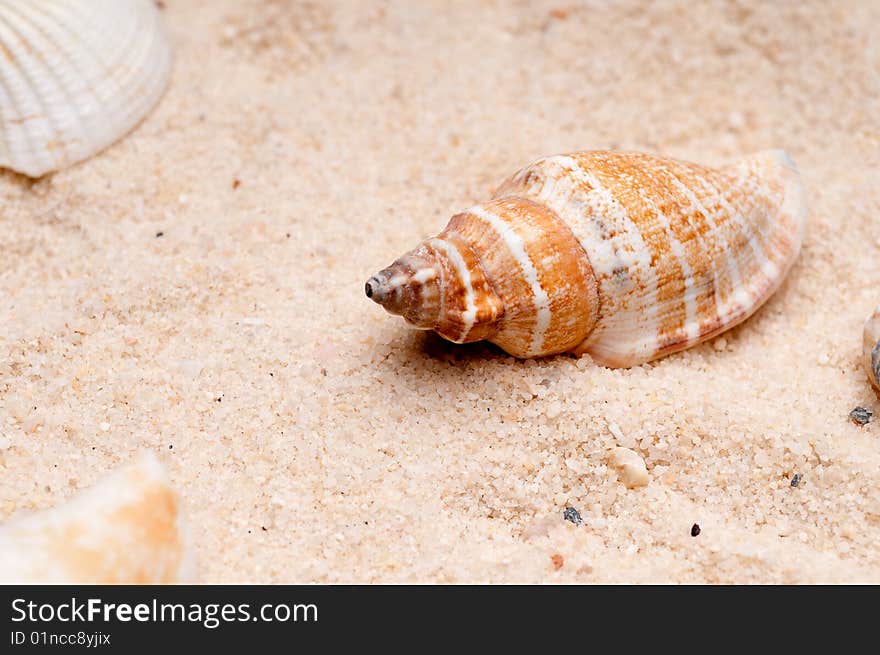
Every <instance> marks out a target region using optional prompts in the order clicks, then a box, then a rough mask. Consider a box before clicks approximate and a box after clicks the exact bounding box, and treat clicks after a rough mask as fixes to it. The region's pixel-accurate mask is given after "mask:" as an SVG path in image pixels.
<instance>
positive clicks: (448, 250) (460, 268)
mask: <svg viewBox="0 0 880 655" xmlns="http://www.w3.org/2000/svg"><path fill="white" fill-rule="evenodd" d="M428 244H429V245H430V246H431V247H433V248H436V249H437V250H440V251H441V252H443V254H445V255H446V258H447V259H448V260H449V262H450V263H451V264H452V266H453V268H454V269H455V272H456V273H458V279H460V280H461V283H462V284H463V285H464V289H465V295H464V303H465V310H464V312H463V313H462V315H461V318H462V320H463V321H464V329H463V330H462V333H461V336H460V337H459V338H458V341H459V343H464V340H465V339H466V338H467V335H468V333H469V332H470V331H471V328H473V327H474V321H476V320H477V304H476V302H475V300H474V287H473V285H472V283H471V272H470V271H469V270H468V267H467V264H466V263H465V261H464V257H462V256H461V253H460V252H459V251H458V248H457V247H456V246H455V244H454V243H450V242H448V241H445V240H443V239H437V238H434V239H431V240H429V241H428Z"/></svg>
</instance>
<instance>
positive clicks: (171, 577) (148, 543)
mask: <svg viewBox="0 0 880 655" xmlns="http://www.w3.org/2000/svg"><path fill="white" fill-rule="evenodd" d="M194 572H195V568H194V558H193V555H192V550H191V547H190V542H189V539H188V536H187V532H186V530H185V528H184V526H183V523H182V519H181V515H180V504H179V500H178V498H177V495H176V494H175V493H174V491H173V490H172V489H171V488H170V486H169V484H168V478H167V476H166V474H165V469H164V468H163V467H162V465H161V464H160V462H159V460H158V459H157V458H156V456H155V455H154V454H153V453H151V452H148V451H144V452H143V453H141V454H140V455H139V456H138V457H137V458H136V459H135V460H134V461H133V462H131V463H129V464H128V465H126V466H123V467H121V468H119V469H117V470H116V471H114V472H113V473H111V474H110V475H109V476H107V477H106V478H104V479H103V480H102V481H100V482H98V484H96V485H95V486H94V487H92V488H91V489H88V490H86V491H84V492H81V493H80V494H78V495H77V496H76V497H75V498H74V499H72V500H70V501H68V502H67V503H64V504H62V505H60V506H58V507H55V508H52V509H49V510H45V511H42V512H35V513H32V514H27V515H24V516H21V517H17V518H14V519H12V520H11V521H9V522H8V523H6V524H5V525H3V526H0V584H43V583H52V584H158V583H175V582H190V581H192V579H193V576H194Z"/></svg>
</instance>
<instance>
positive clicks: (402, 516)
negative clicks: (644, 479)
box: [0, 0, 880, 583]
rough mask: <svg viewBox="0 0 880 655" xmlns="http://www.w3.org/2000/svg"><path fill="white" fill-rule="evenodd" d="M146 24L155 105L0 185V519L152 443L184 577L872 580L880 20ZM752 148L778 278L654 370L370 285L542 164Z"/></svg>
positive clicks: (725, 17) (644, 14)
mask: <svg viewBox="0 0 880 655" xmlns="http://www.w3.org/2000/svg"><path fill="white" fill-rule="evenodd" d="M164 4H165V5H166V8H165V16H166V19H167V23H168V25H169V28H170V30H171V32H172V34H173V40H174V44H175V48H176V51H175V68H174V73H173V79H172V82H171V86H170V88H169V90H168V92H167V93H166V95H165V97H164V98H163V100H162V102H161V103H160V104H159V106H158V108H157V109H156V110H155V111H154V112H153V113H152V114H150V116H149V117H148V118H147V119H146V120H145V121H144V122H143V123H142V124H141V125H140V126H139V127H138V128H137V129H136V130H135V131H134V132H133V133H132V134H130V135H129V136H128V137H127V138H125V139H123V140H122V141H120V142H118V143H117V144H115V145H114V146H112V147H110V148H109V149H108V150H106V151H104V152H103V153H101V154H99V155H97V156H95V157H94V158H92V159H91V160H89V161H86V162H84V163H82V164H79V165H77V166H74V167H72V168H70V169H67V170H64V171H61V172H59V173H57V174H54V175H50V176H47V177H45V178H43V179H40V180H37V181H31V180H28V179H27V178H25V177H22V176H19V175H16V174H13V173H8V172H3V173H0V325H2V332H0V520H3V519H6V518H8V517H10V516H12V515H13V514H14V513H15V512H16V511H17V510H31V509H40V508H44V507H49V506H52V505H55V504H58V503H61V502H63V501H64V500H65V499H67V498H69V497H70V496H71V495H72V494H74V492H75V491H76V490H77V489H81V488H85V487H88V486H90V485H91V484H93V483H94V482H96V481H97V480H98V479H100V478H101V477H102V476H104V475H105V474H106V473H107V472H108V471H110V470H111V469H112V468H114V467H115V466H117V465H118V464H120V463H122V462H124V461H127V460H129V459H130V458H131V457H132V456H133V455H134V453H135V452H136V451H137V450H138V449H139V448H149V449H152V450H154V451H156V452H157V453H159V455H160V457H161V458H162V460H163V461H164V462H165V463H166V465H167V466H168V468H169V470H170V473H171V476H172V479H173V482H174V485H175V487H176V488H177V489H178V491H179V492H180V494H181V495H182V497H183V502H184V507H185V510H186V513H187V516H188V521H189V525H190V528H191V530H192V532H193V535H194V538H195V544H196V550H197V553H196V554H197V557H198V561H199V579H200V580H201V581H204V582H245V581H247V582H312V581H315V582H338V581H345V582H367V581H410V582H432V581H438V582H451V581H455V582H502V581H503V582H510V581H516V582H575V581H577V582H712V583H715V582H735V583H748V582H764V583H774V582H782V583H806V582H845V581H846V582H858V581H871V582H875V583H876V582H880V552H878V548H877V544H878V543H880V421H878V420H875V421H874V422H872V423H869V424H867V425H865V426H863V427H859V426H857V425H855V424H854V423H853V422H851V421H850V419H849V418H848V414H849V412H850V410H852V409H853V408H854V407H856V406H864V407H867V408H869V409H871V410H873V411H874V412H880V402H878V399H877V397H876V396H875V394H874V392H873V391H872V389H871V388H870V386H869V384H868V382H867V380H866V376H865V371H864V370H863V368H862V364H861V361H860V353H861V336H862V325H863V323H864V321H865V319H866V318H867V317H868V315H869V313H870V312H871V310H872V309H873V308H874V306H875V305H876V304H877V303H878V302H880V284H878V282H880V228H878V226H880V223H878V220H880V218H878V216H880V214H878V213H880V122H878V119H877V117H878V116H880V73H878V71H880V37H878V32H877V30H876V25H877V24H878V23H880V4H878V3H877V2H872V1H871V0H863V1H861V2H854V1H850V2H835V3H828V2H818V1H817V2H775V3H765V2H758V1H755V2H717V3H714V2H713V3H689V2H650V3H649V2H615V3H606V2H588V3H584V4H576V3H570V2H563V1H560V0H556V1H554V2H454V3H447V2H440V1H439V0H438V1H436V2H428V1H419V2H404V1H400V2H388V3H361V2H355V1H354V0H351V2H345V3H321V2H292V1H291V2H280V1H276V2H270V1H263V2H258V1H256V0H254V1H250V2H223V3H219V2H210V1H208V0H201V1H196V0H193V1H184V0H166V1H165V2H164ZM776 147H778V148H785V149H786V150H787V151H788V152H789V153H791V155H792V156H793V158H794V159H795V160H796V161H797V163H798V165H799V167H800V169H801V172H802V176H803V180H804V184H805V187H806V190H807V196H808V200H809V204H810V208H811V209H810V218H809V223H808V228H807V235H806V241H805V244H804V248H803V252H802V254H801V257H800V259H799V260H798V263H797V264H796V265H795V267H794V269H793V270H792V272H791V274H790V275H789V277H788V279H787V281H786V283H785V284H784V285H783V286H782V288H781V289H780V291H779V292H778V293H777V295H776V296H774V297H773V298H772V299H771V301H770V302H768V303H767V305H766V306H765V307H764V308H763V309H761V310H760V311H759V312H758V313H757V314H756V315H755V316H754V317H752V318H751V319H750V320H748V321H747V322H745V323H744V324H742V325H741V326H739V327H737V328H735V329H734V330H732V331H730V332H727V333H725V334H724V335H723V336H722V337H720V338H717V339H715V340H713V341H712V342H709V343H707V344H704V345H701V346H698V347H695V348H693V349H691V350H688V351H686V352H684V353H680V354H676V355H673V356H670V357H667V358H665V359H662V360H660V361H657V362H655V363H651V364H647V365H644V366H639V367H636V368H633V369H629V370H609V369H605V368H602V367H599V366H597V365H596V364H594V363H593V362H592V361H591V360H590V359H589V358H583V359H580V360H577V359H573V358H570V357H554V358H548V359H543V360H539V361H517V360H515V359H513V358H510V357H508V356H506V355H504V353H502V352H501V351H500V350H498V349H496V348H494V347H492V346H484V345H470V346H456V345H453V344H449V343H446V342H444V341H443V340H442V339H440V338H439V337H436V336H433V335H431V334H426V333H422V332H417V331H414V330H411V329H408V328H407V327H406V326H405V325H404V323H403V321H402V320H400V319H399V318H395V317H391V316H389V315H387V314H386V313H384V312H383V311H382V310H381V309H380V308H379V307H377V306H376V305H374V304H373V303H372V302H370V301H369V300H368V299H367V298H365V297H364V281H365V280H366V279H367V278H368V277H369V276H370V275H371V274H373V273H375V272H376V271H378V270H379V269H380V268H382V267H384V266H385V265H387V264H389V263H390V262H391V261H392V260H393V259H394V258H395V257H397V256H398V255H400V254H402V253H403V252H404V251H406V250H408V249H409V248H410V247H412V246H413V245H415V244H416V243H417V242H418V241H419V240H421V239H422V238H424V237H426V236H428V235H430V234H433V233H436V232H438V231H439V230H440V229H442V227H443V226H444V225H445V223H446V221H447V220H448V217H449V216H451V215H452V214H453V213H454V212H455V211H457V210H460V209H462V208H464V207H467V206H469V205H471V204H473V203H475V202H478V201H480V200H484V199H486V198H487V197H489V195H490V194H491V192H492V190H493V189H494V187H495V185H497V184H498V183H500V182H501V181H502V180H503V179H504V178H505V177H506V176H507V175H508V174H510V173H512V172H513V171H514V170H516V169H517V168H519V167H520V166H522V165H524V164H525V163H527V162H529V161H531V160H533V159H535V158H537V157H539V156H543V155H549V154H554V153H561V152H570V151H576V150H587V149H600V148H619V149H636V150H645V151H650V152H655V153H660V154H664V155H669V156H673V157H679V158H683V159H688V160H692V161H697V162H700V163H704V164H709V165H716V164H717V165H721V164H725V163H728V162H732V161H734V160H735V159H736V158H737V157H738V156H740V155H744V154H746V153H749V152H752V151H755V150H760V149H763V148H776ZM160 234H161V236H160ZM617 446H623V447H627V448H630V449H632V450H634V451H635V452H637V453H638V454H639V455H640V456H641V457H642V458H643V459H644V461H645V462H646V464H647V468H648V473H649V477H650V481H649V483H648V485H647V486H644V487H639V488H634V489H627V488H626V487H625V486H624V485H623V484H622V483H621V482H620V481H619V479H618V475H617V472H616V470H615V469H614V467H612V466H611V465H610V464H609V453H610V451H611V450H612V449H613V448H614V447H617ZM795 475H799V476H800V483H799V485H798V486H796V487H795V486H792V484H791V481H792V478H793V476H795ZM567 507H571V508H574V509H576V510H577V512H578V513H579V515H580V517H581V519H582V522H581V524H579V525H576V524H575V522H572V521H567V520H564V519H563V513H564V511H565V510H566V508H567ZM569 515H570V516H573V515H572V513H571V512H569ZM694 524H698V525H699V526H700V533H699V535H698V536H696V537H692V536H691V532H692V526H693V525H694Z"/></svg>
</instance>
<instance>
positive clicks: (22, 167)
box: [0, 0, 171, 177]
mask: <svg viewBox="0 0 880 655" xmlns="http://www.w3.org/2000/svg"><path fill="white" fill-rule="evenodd" d="M170 72H171V44H170V40H169V38H168V33H167V32H166V30H165V26H164V24H163V22H162V16H161V15H160V13H159V10H158V8H157V7H156V5H155V3H154V2H153V0H89V1H87V2H84V1H82V0H0V167H6V168H11V169H13V170H15V171H18V172H20V173H24V174H26V175H30V176H32V177H38V176H40V175H43V174H45V173H48V172H50V171H54V170H58V169H60V168H63V167H65V166H68V165H70V164H73V163H76V162H78V161H82V160H83V159H86V158H87V157H90V156H91V155H93V154H95V153H96V152H98V151H100V150H102V149H103V148H105V147H107V146H108V145H110V144H111V143H113V142H114V141H116V140H117V139H119V138H120V137H122V136H123V135H124V134H126V133H127V132H128V131H129V130H131V129H132V128H133V127H134V126H135V125H137V123H138V122H139V121H140V120H141V119H142V118H143V117H144V116H145V115H146V114H147V113H148V112H149V111H150V109H152V107H153V106H154V105H155V104H156V103H157V102H158V100H159V98H160V97H161V96H162V93H163V92H164V90H165V87H166V86H167V83H168V79H169V77H170Z"/></svg>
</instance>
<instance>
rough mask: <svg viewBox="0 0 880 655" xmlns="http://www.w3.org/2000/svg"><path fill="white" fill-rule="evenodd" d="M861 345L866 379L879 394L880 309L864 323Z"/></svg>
mask: <svg viewBox="0 0 880 655" xmlns="http://www.w3.org/2000/svg"><path fill="white" fill-rule="evenodd" d="M863 343H864V352H865V367H866V368H867V369H868V378H869V379H870V380H871V384H873V385H874V388H875V389H876V390H877V393H878V394H880V307H877V309H875V310H874V313H873V314H872V315H871V318H869V319H868V322H867V323H865V337H864V340H863Z"/></svg>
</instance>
